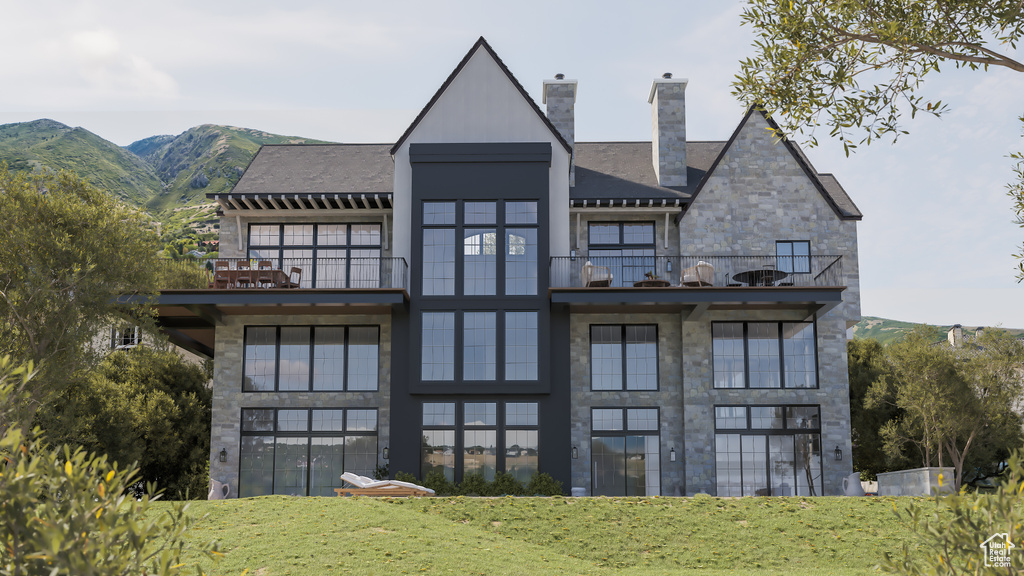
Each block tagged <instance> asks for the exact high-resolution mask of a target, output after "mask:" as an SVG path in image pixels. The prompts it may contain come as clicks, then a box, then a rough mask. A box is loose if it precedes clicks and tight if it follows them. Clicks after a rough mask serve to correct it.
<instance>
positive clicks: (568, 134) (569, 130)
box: [543, 74, 576, 188]
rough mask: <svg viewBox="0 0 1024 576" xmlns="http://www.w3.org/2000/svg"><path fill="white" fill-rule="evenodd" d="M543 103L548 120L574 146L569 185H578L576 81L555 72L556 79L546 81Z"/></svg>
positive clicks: (570, 162)
mask: <svg viewBox="0 0 1024 576" xmlns="http://www.w3.org/2000/svg"><path fill="white" fill-rule="evenodd" d="M543 103H544V104H546V105H547V114H548V120H550V121H551V123H552V124H553V125H554V126H555V128H556V129H558V132H559V133H560V134H561V135H562V138H565V141H566V142H568V143H569V147H570V148H572V158H570V159H569V187H570V188H571V187H573V186H575V185H576V81H575V80H566V79H565V74H555V79H554V80H545V81H544V98H543Z"/></svg>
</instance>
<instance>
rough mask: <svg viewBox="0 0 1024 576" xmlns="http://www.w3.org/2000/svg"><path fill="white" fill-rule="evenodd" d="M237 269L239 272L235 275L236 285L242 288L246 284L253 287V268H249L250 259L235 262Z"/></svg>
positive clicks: (247, 286)
mask: <svg viewBox="0 0 1024 576" xmlns="http://www.w3.org/2000/svg"><path fill="white" fill-rule="evenodd" d="M235 269H236V270H237V271H238V274H237V275H235V287H236V288H242V286H243V285H244V286H245V287H246V288H252V286H253V282H252V269H251V268H249V261H248V260H239V261H238V263H237V264H235Z"/></svg>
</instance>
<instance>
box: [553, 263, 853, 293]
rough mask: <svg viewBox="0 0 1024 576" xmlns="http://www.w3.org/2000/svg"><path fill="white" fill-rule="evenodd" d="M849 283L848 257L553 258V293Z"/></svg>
mask: <svg viewBox="0 0 1024 576" xmlns="http://www.w3.org/2000/svg"><path fill="white" fill-rule="evenodd" d="M588 264H589V265H588ZM843 278H844V277H843V259H842V256H607V257H593V258H589V259H588V258H586V257H582V256H577V257H575V258H571V257H567V256H556V257H553V258H551V287H552V288H595V287H606V286H607V287H612V288H615V287H618V288H623V287H629V288H632V287H645V286H648V287H649V286H663V287H670V286H676V287H682V286H686V287H700V286H705V287H707V286H710V287H739V286H756V287H775V286H786V287H788V286H803V287H822V286H843V285H844V284H845V282H844V280H843Z"/></svg>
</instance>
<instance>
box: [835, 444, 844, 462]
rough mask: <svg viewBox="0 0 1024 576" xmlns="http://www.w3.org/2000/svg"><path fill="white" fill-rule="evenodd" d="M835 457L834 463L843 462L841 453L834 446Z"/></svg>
mask: <svg viewBox="0 0 1024 576" xmlns="http://www.w3.org/2000/svg"><path fill="white" fill-rule="evenodd" d="M835 456H836V462H842V460H843V451H842V450H841V449H840V448H839V446H836V451H835Z"/></svg>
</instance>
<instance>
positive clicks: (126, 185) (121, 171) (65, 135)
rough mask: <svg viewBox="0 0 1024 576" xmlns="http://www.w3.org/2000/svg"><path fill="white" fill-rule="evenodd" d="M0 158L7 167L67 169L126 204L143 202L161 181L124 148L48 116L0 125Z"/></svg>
mask: <svg viewBox="0 0 1024 576" xmlns="http://www.w3.org/2000/svg"><path fill="white" fill-rule="evenodd" d="M0 162H6V163H7V165H8V167H9V168H10V169H11V170H19V171H20V170H38V169H43V168H48V169H50V170H69V171H72V172H75V173H77V174H78V175H79V176H81V177H82V178H84V179H86V180H87V181H89V183H91V184H92V185H94V186H96V187H97V188H100V189H102V190H107V191H109V192H110V193H111V194H113V195H114V196H116V197H118V198H120V199H121V200H124V201H126V202H128V203H130V204H135V205H143V204H145V203H146V202H148V201H149V200H150V199H151V198H153V197H154V196H155V195H157V194H158V193H159V192H160V190H161V188H162V187H163V185H162V184H161V182H160V179H159V178H158V177H157V175H156V171H155V170H154V169H153V168H152V167H151V166H150V165H149V164H148V163H146V162H145V161H144V160H142V159H141V158H139V157H138V156H136V155H135V154H132V153H131V152H129V151H128V150H125V149H124V148H121V147H119V146H117V145H115V144H114V143H113V142H108V141H107V140H104V139H103V138H101V137H99V136H97V135H96V134H93V133H92V132H89V131H88V130H85V129H84V128H72V127H70V126H66V125H64V124H61V123H60V122H55V121H53V120H46V119H43V120H35V121H32V122H20V123H17V124H4V125H0Z"/></svg>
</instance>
